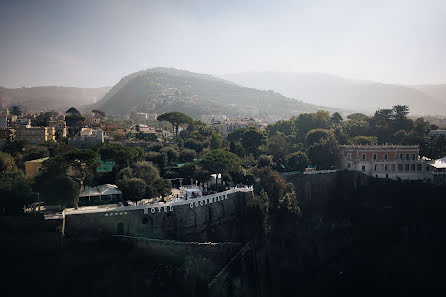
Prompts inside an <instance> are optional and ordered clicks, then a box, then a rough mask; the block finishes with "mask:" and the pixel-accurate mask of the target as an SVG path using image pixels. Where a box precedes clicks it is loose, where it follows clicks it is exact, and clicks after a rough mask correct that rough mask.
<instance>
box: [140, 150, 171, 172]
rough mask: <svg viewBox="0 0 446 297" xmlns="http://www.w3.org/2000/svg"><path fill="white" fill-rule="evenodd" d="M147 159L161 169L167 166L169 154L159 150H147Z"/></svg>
mask: <svg viewBox="0 0 446 297" xmlns="http://www.w3.org/2000/svg"><path fill="white" fill-rule="evenodd" d="M145 159H146V160H147V161H150V162H152V163H153V164H155V165H156V166H158V168H159V169H163V168H164V167H166V166H167V154H163V153H159V152H147V153H146V154H145Z"/></svg>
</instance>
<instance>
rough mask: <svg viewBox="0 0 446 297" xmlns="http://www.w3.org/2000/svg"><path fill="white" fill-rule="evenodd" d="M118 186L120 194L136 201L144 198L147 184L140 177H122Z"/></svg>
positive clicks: (126, 198)
mask: <svg viewBox="0 0 446 297" xmlns="http://www.w3.org/2000/svg"><path fill="white" fill-rule="evenodd" d="M119 188H120V189H121V190H122V195H123V198H124V199H125V200H130V201H133V202H135V203H138V201H140V200H142V199H144V198H146V193H147V184H146V182H145V181H144V180H142V179H140V178H137V177H133V178H130V179H123V180H121V182H120V183H119Z"/></svg>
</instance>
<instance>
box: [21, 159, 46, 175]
mask: <svg viewBox="0 0 446 297" xmlns="http://www.w3.org/2000/svg"><path fill="white" fill-rule="evenodd" d="M48 158H49V157H46V158H42V159H37V160H31V161H26V162H25V173H26V176H28V177H35V176H36V175H38V174H39V173H40V171H41V170H42V163H43V162H44V161H45V160H48Z"/></svg>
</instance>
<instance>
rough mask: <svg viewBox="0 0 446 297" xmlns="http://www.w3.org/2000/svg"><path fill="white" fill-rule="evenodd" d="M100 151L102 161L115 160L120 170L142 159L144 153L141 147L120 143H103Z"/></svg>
mask: <svg viewBox="0 0 446 297" xmlns="http://www.w3.org/2000/svg"><path fill="white" fill-rule="evenodd" d="M98 152H99V154H100V155H101V159H102V161H104V162H105V161H113V162H114V163H115V165H116V167H117V169H118V170H119V169H121V168H124V167H127V166H129V165H130V164H133V163H135V162H137V161H138V160H141V159H142V157H143V153H144V152H143V151H142V149H141V148H131V147H128V146H125V145H122V144H118V143H111V144H106V145H103V146H101V147H100V148H99V151H98Z"/></svg>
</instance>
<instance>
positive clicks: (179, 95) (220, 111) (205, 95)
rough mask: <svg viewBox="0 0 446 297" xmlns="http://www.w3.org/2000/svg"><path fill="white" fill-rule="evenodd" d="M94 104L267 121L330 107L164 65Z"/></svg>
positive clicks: (121, 84) (126, 80) (125, 111)
mask: <svg viewBox="0 0 446 297" xmlns="http://www.w3.org/2000/svg"><path fill="white" fill-rule="evenodd" d="M94 107H95V108H99V109H101V110H103V111H105V112H113V113H120V114H128V113H130V112H131V111H132V110H135V109H136V110H138V111H140V112H154V113H162V112H167V111H181V112H184V113H186V114H188V115H190V116H192V117H194V118H200V116H201V115H227V116H253V117H257V118H262V119H265V120H267V121H274V120H277V119H285V118H289V117H291V116H292V115H296V114H299V113H302V112H312V111H316V110H319V109H326V110H327V108H324V107H320V106H316V105H312V104H308V103H304V102H302V101H299V100H295V99H291V98H287V97H285V96H283V95H281V94H279V93H276V92H273V91H261V90H256V89H253V88H247V87H242V86H239V85H236V84H234V83H232V82H229V81H226V80H223V79H220V78H217V77H214V76H211V75H207V74H199V73H193V72H189V71H184V70H178V69H173V68H161V67H159V68H152V69H148V70H143V71H139V72H136V73H132V74H130V75H128V76H126V77H124V78H122V79H121V80H120V82H119V83H117V84H116V85H115V86H113V87H112V88H111V90H110V91H109V92H108V93H107V94H106V95H105V96H104V98H103V99H102V100H100V101H98V102H97V103H96V104H95V105H94ZM328 110H329V111H334V110H336V111H338V110H337V109H328Z"/></svg>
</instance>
